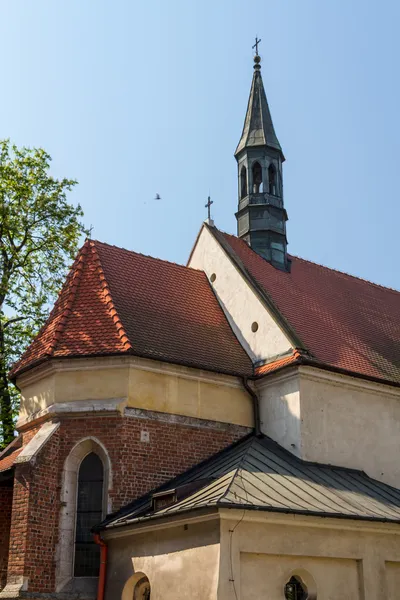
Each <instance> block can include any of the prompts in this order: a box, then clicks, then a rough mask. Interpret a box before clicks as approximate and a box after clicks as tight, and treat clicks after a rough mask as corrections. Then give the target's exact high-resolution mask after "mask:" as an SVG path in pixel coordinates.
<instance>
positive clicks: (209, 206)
mask: <svg viewBox="0 0 400 600" xmlns="http://www.w3.org/2000/svg"><path fill="white" fill-rule="evenodd" d="M211 204H214V202H213V201H212V200H211V198H210V196H208V199H207V204H206V205H205V207H204V208H208V218H209V219H210V220H211Z"/></svg>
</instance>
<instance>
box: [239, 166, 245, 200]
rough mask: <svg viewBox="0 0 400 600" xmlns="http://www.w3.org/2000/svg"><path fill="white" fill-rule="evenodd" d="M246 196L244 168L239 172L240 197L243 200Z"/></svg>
mask: <svg viewBox="0 0 400 600" xmlns="http://www.w3.org/2000/svg"><path fill="white" fill-rule="evenodd" d="M246 196H247V169H246V167H245V166H243V167H242V169H241V171H240V197H241V198H245V197H246Z"/></svg>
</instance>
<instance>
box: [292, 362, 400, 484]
mask: <svg viewBox="0 0 400 600" xmlns="http://www.w3.org/2000/svg"><path fill="white" fill-rule="evenodd" d="M300 372H301V375H300V403H301V437H302V454H303V458H304V459H306V460H311V461H317V462H322V463H332V464H334V465H341V466H343V467H350V468H354V469H362V470H364V471H365V472H366V473H367V474H368V475H369V476H370V477H373V478H374V479H378V480H380V481H384V482H385V483H388V484H390V485H393V486H395V487H397V488H400V461H399V456H400V390H399V389H397V388H392V387H390V386H384V385H378V384H374V383H369V382H366V381H362V380H359V379H355V378H352V377H347V376H338V375H333V374H332V375H331V374H329V373H326V372H324V371H320V370H316V369H310V368H309V369H307V368H305V367H303V368H302V369H300Z"/></svg>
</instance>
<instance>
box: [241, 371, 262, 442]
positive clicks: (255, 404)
mask: <svg viewBox="0 0 400 600" xmlns="http://www.w3.org/2000/svg"><path fill="white" fill-rule="evenodd" d="M242 383H243V387H244V389H245V390H246V392H247V393H248V394H249V395H250V396H251V399H252V401H253V415H254V433H255V434H256V436H257V437H261V436H262V433H261V426H260V401H259V399H258V396H257V394H256V392H255V391H254V390H253V388H252V387H251V386H250V385H249V380H248V378H247V377H242Z"/></svg>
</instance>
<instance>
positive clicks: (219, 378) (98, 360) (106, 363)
mask: <svg viewBox="0 0 400 600" xmlns="http://www.w3.org/2000/svg"><path fill="white" fill-rule="evenodd" d="M121 368H129V369H138V370H140V371H149V372H152V373H162V374H168V375H174V376H178V377H181V378H183V379H191V380H199V379H201V380H202V381H204V382H205V383H214V384H220V385H225V386H228V387H234V388H240V387H242V384H241V380H240V378H239V377H234V376H232V375H224V374H221V373H213V372H211V371H204V370H201V369H194V368H192V367H185V366H181V365H175V364H172V363H166V362H162V361H157V360H152V359H147V358H140V357H136V356H109V357H94V358H73V359H59V358H58V359H56V358H53V359H50V360H49V361H48V362H46V363H43V364H41V365H38V366H37V367H35V368H33V369H32V370H31V371H28V372H26V373H24V374H23V375H21V377H19V378H18V381H17V385H18V387H24V386H26V385H30V384H32V383H35V382H37V381H40V380H41V379H43V378H44V377H47V376H49V375H53V374H55V373H60V372H68V371H75V372H78V371H88V370H91V371H93V370H96V369H98V370H101V371H104V370H106V369H121Z"/></svg>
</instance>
